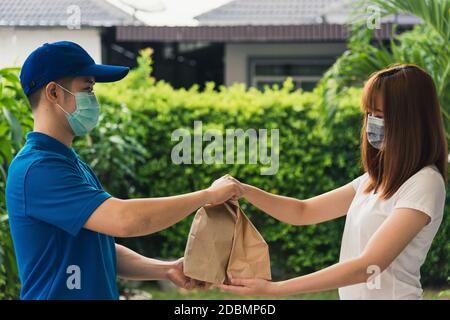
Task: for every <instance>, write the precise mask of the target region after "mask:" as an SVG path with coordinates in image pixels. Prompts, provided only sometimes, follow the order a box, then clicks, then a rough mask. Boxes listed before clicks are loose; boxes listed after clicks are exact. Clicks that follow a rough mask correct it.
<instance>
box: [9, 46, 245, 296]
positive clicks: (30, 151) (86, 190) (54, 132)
mask: <svg viewBox="0 0 450 320" xmlns="http://www.w3.org/2000/svg"><path fill="white" fill-rule="evenodd" d="M128 71H129V69H128V68H127V67H122V66H111V65H101V64H96V63H95V62H94V60H93V59H92V58H91V57H90V56H89V54H88V53H87V52H86V51H85V50H84V49H83V48H81V47H80V46H79V45H78V44H76V43H73V42H68V41H61V42H54V43H46V44H44V45H42V46H41V47H39V48H37V49H36V50H35V51H33V52H32V53H31V54H30V55H29V56H28V58H27V59H26V61H25V62H24V65H23V67H22V71H21V74H20V81H21V85H22V87H23V90H24V92H25V94H26V96H27V97H28V99H29V102H30V106H31V111H32V113H33V118H34V129H33V131H32V132H29V133H28V134H27V136H26V144H25V146H24V147H23V148H22V149H21V150H20V151H19V152H18V154H17V155H16V157H15V158H14V160H13V161H12V163H11V166H10V168H9V174H8V179H7V185H6V204H7V209H8V214H9V222H10V227H11V234H12V238H13V242H14V247H15V252H16V257H17V264H18V268H19V276H20V281H21V284H22V289H21V298H22V299H118V297H119V295H118V290H117V287H116V277H117V276H119V277H121V278H125V279H134V280H156V279H170V280H171V281H172V282H174V283H175V284H176V285H178V286H180V287H185V288H192V287H193V286H196V285H198V284H199V283H195V281H194V280H191V279H189V278H187V277H186V276H184V274H183V272H182V270H183V265H182V263H183V262H182V259H179V260H177V261H175V262H163V261H159V260H155V259H151V258H146V257H143V256H141V255H139V254H137V253H136V252H133V251H132V250H130V249H128V248H126V247H124V246H121V245H118V244H116V243H115V242H114V238H113V237H136V236H143V235H148V234H151V233H154V232H158V231H160V230H163V229H165V228H167V227H170V226H171V225H173V224H175V223H177V222H178V221H180V220H182V219H183V218H185V217H186V216H187V215H189V214H190V213H192V212H193V211H195V210H196V209H197V208H199V207H201V206H203V205H205V204H208V203H209V204H218V203H221V202H224V201H226V200H228V199H230V198H232V197H238V196H240V194H241V193H242V190H241V189H240V187H239V186H238V185H237V184H236V183H234V182H233V181H231V180H229V179H227V178H223V179H219V180H218V181H217V182H216V183H214V185H212V186H211V187H209V188H207V189H205V190H201V191H197V192H192V193H188V194H183V195H178V196H172V197H165V198H146V199H129V200H122V199H118V198H114V197H113V196H111V195H110V194H108V193H107V192H106V191H104V190H103V188H102V186H101V184H100V182H99V180H98V179H97V177H96V175H95V174H94V172H93V171H92V169H91V168H90V167H89V166H88V165H87V164H86V163H84V162H83V161H82V160H81V159H80V158H79V156H78V154H77V153H76V152H75V150H74V149H73V148H72V147H71V145H72V141H73V139H74V137H75V136H82V135H85V134H87V133H89V131H91V130H92V129H94V128H95V126H96V125H97V122H98V117H99V112H100V107H99V104H98V102H97V99H96V97H95V94H94V92H93V87H94V85H95V83H96V82H113V81H118V80H120V79H122V78H124V77H125V76H126V75H127V73H128Z"/></svg>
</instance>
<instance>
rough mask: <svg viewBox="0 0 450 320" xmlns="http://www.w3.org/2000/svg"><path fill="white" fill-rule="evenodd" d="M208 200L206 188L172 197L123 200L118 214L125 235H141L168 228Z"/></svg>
mask: <svg viewBox="0 0 450 320" xmlns="http://www.w3.org/2000/svg"><path fill="white" fill-rule="evenodd" d="M208 202H209V195H208V191H206V190H201V191H197V192H192V193H188V194H183V195H178V196H173V197H163V198H148V199H130V200H123V205H122V207H123V208H122V210H123V211H122V212H121V213H120V214H121V215H122V221H123V223H124V225H125V226H126V230H127V231H126V234H125V236H128V237H134V236H142V235H147V234H151V233H154V232H158V231H160V230H163V229H165V228H168V227H170V226H171V225H173V224H175V223H177V222H179V221H180V220H183V219H184V218H185V217H186V216H188V215H189V214H191V213H192V212H193V211H195V210H196V209H198V208H199V207H201V206H204V205H205V204H207V203H208Z"/></svg>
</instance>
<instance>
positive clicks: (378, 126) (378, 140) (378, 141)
mask: <svg viewBox="0 0 450 320" xmlns="http://www.w3.org/2000/svg"><path fill="white" fill-rule="evenodd" d="M366 132H367V140H368V141H369V143H370V144H371V145H372V147H374V148H375V149H380V148H381V146H382V144H383V141H384V120H383V119H382V118H377V117H374V116H372V115H370V114H368V115H367V127H366Z"/></svg>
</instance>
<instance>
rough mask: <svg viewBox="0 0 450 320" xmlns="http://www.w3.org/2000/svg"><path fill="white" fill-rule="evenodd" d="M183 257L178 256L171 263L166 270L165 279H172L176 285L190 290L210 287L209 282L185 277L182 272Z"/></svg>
mask: <svg viewBox="0 0 450 320" xmlns="http://www.w3.org/2000/svg"><path fill="white" fill-rule="evenodd" d="M183 259H184V258H180V259H178V260H177V261H175V262H174V263H173V266H172V267H171V268H170V269H169V270H168V271H167V279H169V280H170V281H172V282H173V283H174V284H175V285H176V286H177V287H180V288H183V289H187V290H191V289H202V290H206V289H208V288H209V287H210V284H208V283H206V282H203V281H199V280H194V279H191V278H189V277H186V276H185V275H184V273H183Z"/></svg>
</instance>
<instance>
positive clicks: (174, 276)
mask: <svg viewBox="0 0 450 320" xmlns="http://www.w3.org/2000/svg"><path fill="white" fill-rule="evenodd" d="M116 256H117V275H118V276H119V278H122V279H127V280H170V281H172V282H173V283H175V284H176V285H177V286H179V287H182V288H185V289H191V288H194V287H195V286H198V285H199V284H200V283H197V282H196V281H195V280H192V279H190V278H188V277H186V276H185V275H184V274H183V259H182V258H181V259H178V260H176V261H172V262H167V261H161V260H156V259H152V258H147V257H144V256H141V255H140V254H138V253H136V252H134V251H132V250H130V249H128V248H126V247H124V246H122V245H120V244H116Z"/></svg>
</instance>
